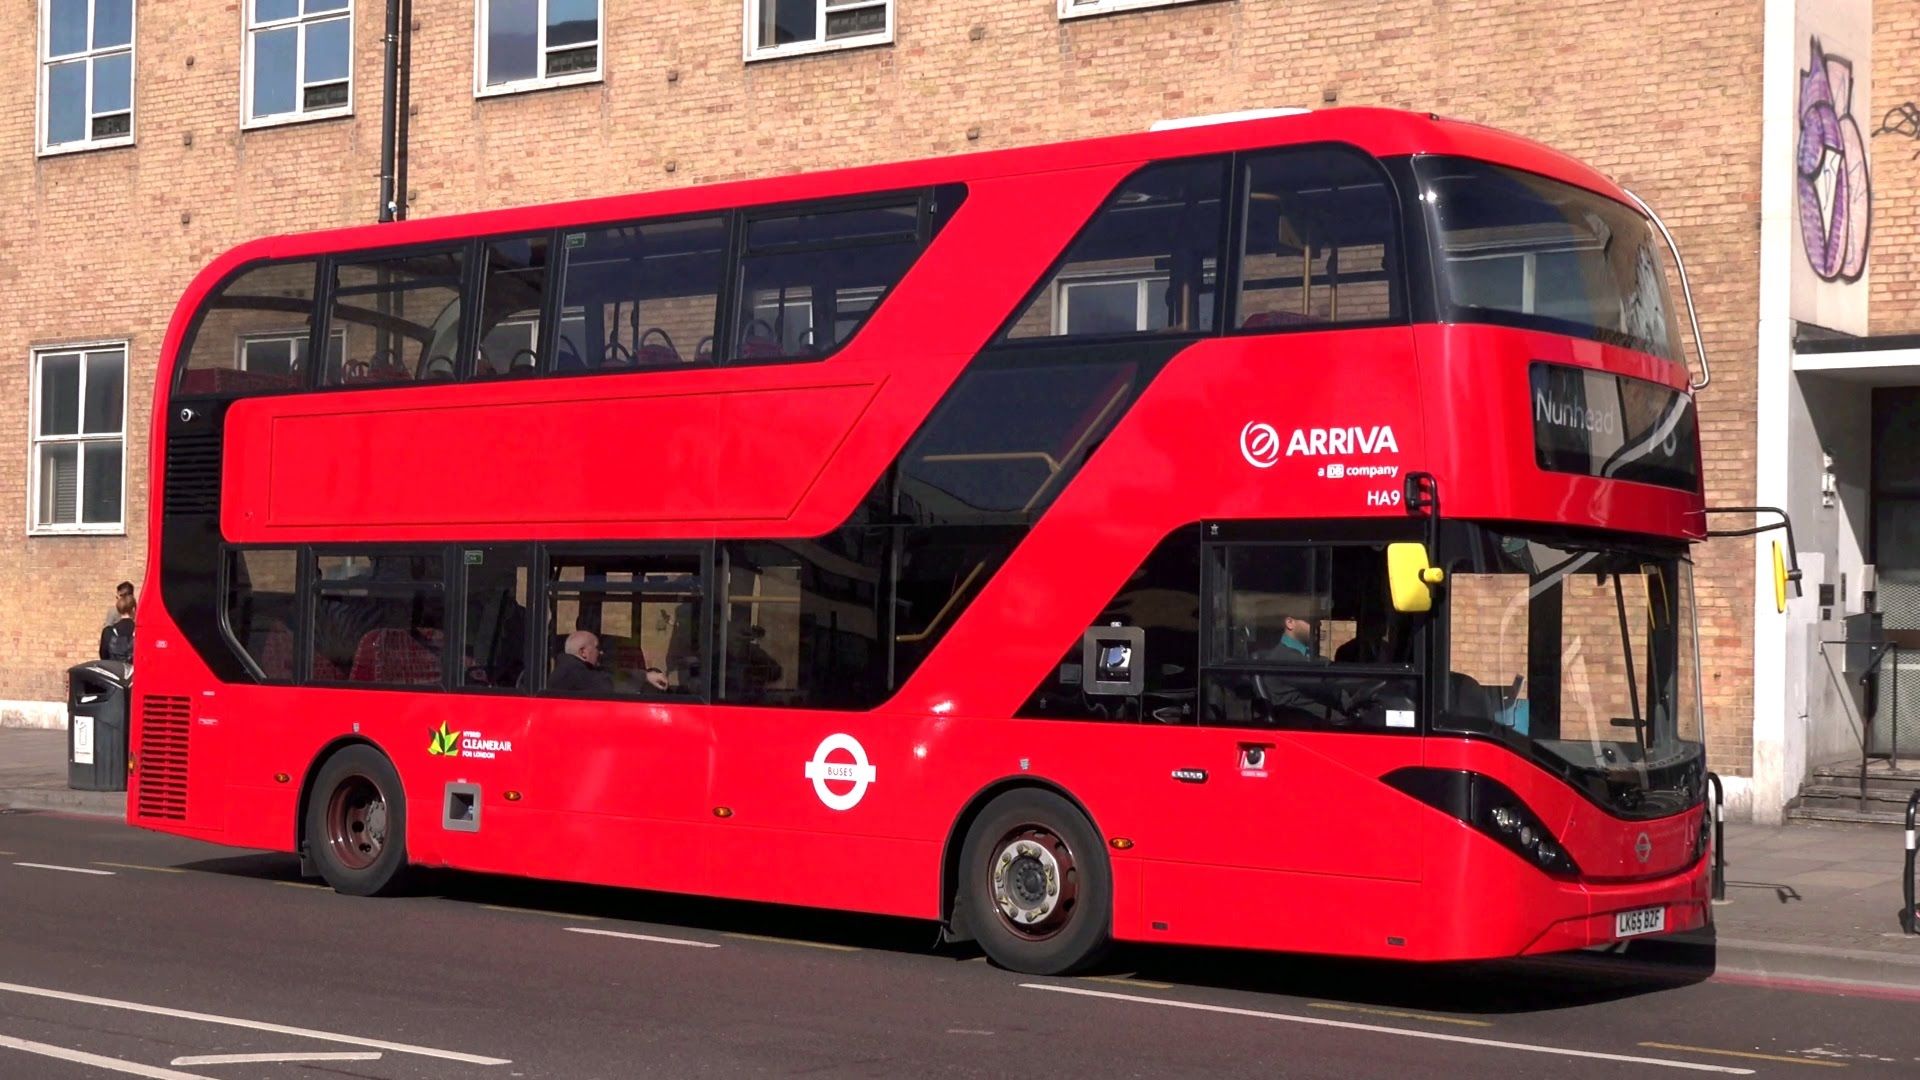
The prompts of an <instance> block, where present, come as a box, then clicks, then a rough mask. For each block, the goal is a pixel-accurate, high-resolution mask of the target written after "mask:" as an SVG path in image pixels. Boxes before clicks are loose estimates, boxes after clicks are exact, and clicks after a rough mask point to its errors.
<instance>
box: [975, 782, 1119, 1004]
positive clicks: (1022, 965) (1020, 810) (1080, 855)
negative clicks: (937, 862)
mask: <svg viewBox="0 0 1920 1080" xmlns="http://www.w3.org/2000/svg"><path fill="white" fill-rule="evenodd" d="M960 873H961V877H960V889H959V894H960V895H959V897H958V898H957V900H958V903H959V904H961V905H964V914H965V918H966V924H967V927H968V929H969V930H970V931H971V932H972V934H973V937H974V939H975V940H976V941H978V942H979V943H980V947H981V948H982V949H984V950H985V951H986V954H987V956H988V958H989V959H991V960H992V961H993V962H994V963H996V964H998V965H1000V966H1001V967H1003V968H1008V969H1010V970H1013V971H1019V972H1024V973H1026V974H1029V975H1063V974H1066V973H1068V972H1073V971H1082V970H1085V969H1086V968H1088V967H1090V966H1092V965H1093V964H1094V963H1096V962H1097V961H1099V959H1100V958H1101V956H1103V955H1105V953H1106V951H1107V946H1108V945H1109V944H1111V942H1112V926H1113V876H1112V872H1111V870H1110V869H1109V867H1108V865H1107V852H1106V846H1105V845H1104V844H1102V843H1101V842H1100V837H1099V835H1098V834H1097V833H1095V832H1094V830H1093V825H1092V824H1091V823H1090V822H1088V821H1087V819H1086V817H1085V815H1083V814H1081V813H1080V811H1079V810H1077V809H1075V808H1074V806H1073V804H1072V803H1070V802H1068V801H1067V800H1065V799H1063V798H1061V797H1060V796H1058V795H1055V794H1053V793H1052V792H1049V791H1040V790H1037V789H1034V788H1022V789H1020V790H1017V791H1009V792H1007V793H1006V794H1004V795H1001V796H1000V797H998V798H996V799H994V800H993V801H992V802H990V803H988V804H987V806H986V809H984V810H982V811H981V812H980V816H979V817H978V818H976V819H974V822H973V826H972V828H970V829H968V830H967V839H966V842H965V844H964V845H963V846H962V848H961V854H960Z"/></svg>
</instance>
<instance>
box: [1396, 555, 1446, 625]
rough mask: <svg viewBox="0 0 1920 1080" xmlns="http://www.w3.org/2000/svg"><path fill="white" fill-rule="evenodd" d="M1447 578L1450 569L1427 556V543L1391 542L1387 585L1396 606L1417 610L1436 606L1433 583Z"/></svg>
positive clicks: (1408, 610)
mask: <svg viewBox="0 0 1920 1080" xmlns="http://www.w3.org/2000/svg"><path fill="white" fill-rule="evenodd" d="M1446 580H1447V572H1446V571H1445V570H1442V569H1440V568H1439V567H1437V566H1434V565H1432V563H1431V562H1430V561H1429V560H1428V558H1427V545H1425V544H1415V543H1401V544H1388V545H1387V585H1388V591H1389V592H1390V593H1391V594H1392V596H1393V610H1395V611H1398V612H1400V613H1402V614H1413V613H1417V612H1422V611H1432V610H1433V586H1435V585H1439V584H1441V583H1442V582H1444V581H1446Z"/></svg>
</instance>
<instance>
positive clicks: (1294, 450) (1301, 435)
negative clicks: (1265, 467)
mask: <svg viewBox="0 0 1920 1080" xmlns="http://www.w3.org/2000/svg"><path fill="white" fill-rule="evenodd" d="M1399 452H1400V444H1399V443H1398V442H1397V441H1395V440H1394V437H1393V428H1391V427H1389V426H1386V425H1384V424H1383V425H1381V426H1380V427H1375V428H1363V427H1343V428H1318V427H1317V428H1294V429H1293V436H1292V438H1289V439H1288V440H1287V456H1288V457H1292V456H1294V455H1295V454H1303V455H1305V456H1307V457H1318V456H1319V455H1321V454H1397V453H1399Z"/></svg>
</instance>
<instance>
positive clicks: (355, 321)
mask: <svg viewBox="0 0 1920 1080" xmlns="http://www.w3.org/2000/svg"><path fill="white" fill-rule="evenodd" d="M466 262H467V260H466V258H465V257H464V254H463V252H462V250H461V249H458V248H454V249H443V250H439V251H424V252H412V253H409V254H405V255H381V256H379V257H376V258H371V259H363V260H360V261H356V262H342V263H339V264H337V265H336V266H335V267H334V271H333V297H332V306H331V310H330V311H329V321H328V327H329V329H330V331H331V332H332V333H337V334H343V335H344V337H345V341H344V346H343V355H344V360H343V361H342V362H340V363H337V364H334V363H329V364H328V366H327V368H326V370H325V371H323V372H321V378H320V383H321V385H322V386H356V385H372V384H378V383H389V382H399V381H411V380H416V379H418V380H421V381H426V382H432V381H439V380H447V381H450V380H452V379H453V378H454V377H455V375H456V374H457V371H456V364H455V357H456V356H457V355H458V353H459V349H460V335H461V322H460V320H461V312H460V290H461V274H462V271H463V269H464V264H465V263H466Z"/></svg>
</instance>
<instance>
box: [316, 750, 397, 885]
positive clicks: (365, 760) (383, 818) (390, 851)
mask: <svg viewBox="0 0 1920 1080" xmlns="http://www.w3.org/2000/svg"><path fill="white" fill-rule="evenodd" d="M306 817H307V820H306V843H307V855H308V856H309V857H310V858H311V859H312V860H313V862H314V864H315V865H316V866H318V867H319V869H320V876H321V877H322V878H324V879H326V882H327V884H329V885H331V886H333V888H334V891H335V892H341V893H346V894H347V895H349V896H381V895H385V894H388V893H392V892H394V891H395V890H396V889H397V888H398V887H399V885H400V880H401V872H402V871H403V870H404V869H405V868H406V865H407V801H406V794H405V792H403V791H402V790H401V788H400V775H399V774H398V773H396V772H395V771H394V769H393V763H392V762H390V761H388V760H387V759H386V756H385V755H383V754H381V753H380V752H379V751H378V750H375V749H373V748H372V747H370V746H349V747H347V748H345V749H343V750H341V751H340V752H339V753H337V754H334V755H333V756H332V757H330V758H328V759H327V763H326V764H325V765H322V766H321V767H320V774H319V775H318V776H316V777H315V778H314V781H313V790H312V792H311V793H310V794H309V795H308V797H307V809H306Z"/></svg>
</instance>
